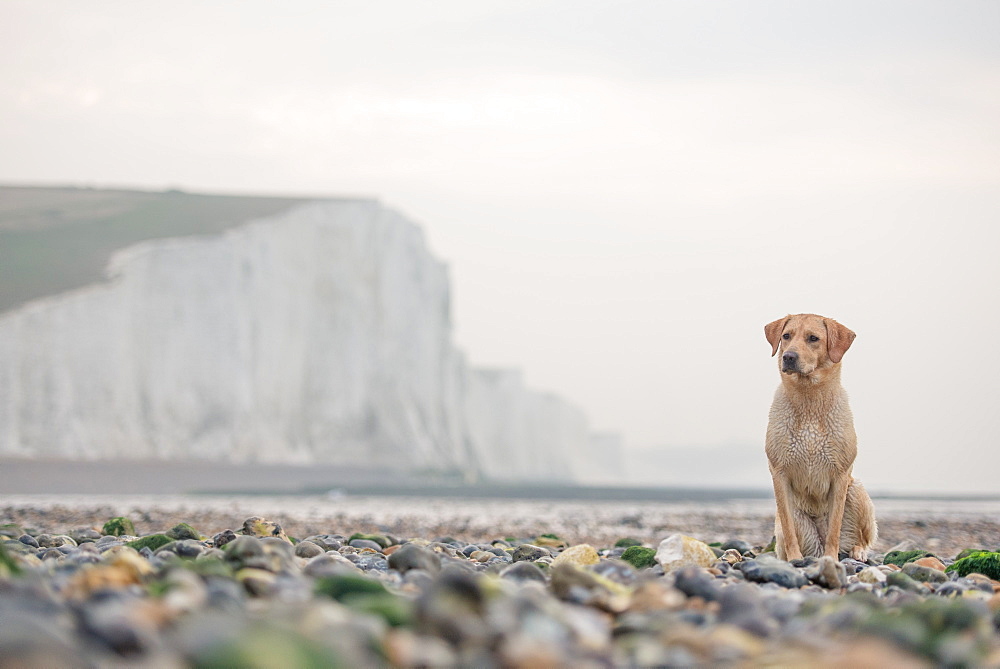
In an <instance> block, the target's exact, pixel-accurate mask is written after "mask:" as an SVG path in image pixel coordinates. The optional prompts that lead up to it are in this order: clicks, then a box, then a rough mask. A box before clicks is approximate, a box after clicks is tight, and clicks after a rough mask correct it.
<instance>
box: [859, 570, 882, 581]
mask: <svg viewBox="0 0 1000 669" xmlns="http://www.w3.org/2000/svg"><path fill="white" fill-rule="evenodd" d="M885 579H886V576H885V573H884V572H883V571H882V570H881V569H879V568H878V567H866V568H864V569H862V570H861V571H859V572H858V580H859V581H860V582H862V583H869V584H872V585H879V584H881V583H885Z"/></svg>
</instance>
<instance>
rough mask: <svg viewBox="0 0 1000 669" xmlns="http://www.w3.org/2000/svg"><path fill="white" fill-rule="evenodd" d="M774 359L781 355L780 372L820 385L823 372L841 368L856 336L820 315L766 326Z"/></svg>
mask: <svg viewBox="0 0 1000 669" xmlns="http://www.w3.org/2000/svg"><path fill="white" fill-rule="evenodd" d="M764 336H765V337H767V341H768V342H769V343H770V344H771V355H772V356H773V355H775V354H777V353H778V351H781V357H780V358H778V369H780V370H781V373H782V374H788V375H795V374H797V375H799V376H800V377H807V378H811V379H812V380H813V381H819V380H821V378H822V376H823V375H822V370H825V369H827V368H829V367H832V366H834V365H836V364H839V363H840V361H841V360H842V359H843V357H844V353H846V352H847V349H849V348H850V347H851V343H852V342H853V341H854V337H855V334H854V333H853V332H852V331H851V330H849V329H847V328H846V327H844V326H843V325H841V324H840V323H838V322H837V321H835V320H833V319H832V318H823V317H822V316H817V315H816V314H796V315H794V316H786V317H784V318H779V319H778V320H776V321H773V322H771V323H768V324H767V325H765V326H764Z"/></svg>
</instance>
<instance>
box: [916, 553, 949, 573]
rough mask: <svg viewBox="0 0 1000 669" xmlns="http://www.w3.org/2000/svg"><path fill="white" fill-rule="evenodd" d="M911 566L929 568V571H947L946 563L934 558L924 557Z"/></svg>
mask: <svg viewBox="0 0 1000 669" xmlns="http://www.w3.org/2000/svg"><path fill="white" fill-rule="evenodd" d="M911 564H916V565H920V566H921V567H927V568H928V569H937V570H938V571H944V570H945V564H944V562H941V560H939V559H938V558H936V557H934V556H931V557H923V558H920V559H919V560H914V561H913V562H912V563H911Z"/></svg>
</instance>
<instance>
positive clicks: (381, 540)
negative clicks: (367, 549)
mask: <svg viewBox="0 0 1000 669" xmlns="http://www.w3.org/2000/svg"><path fill="white" fill-rule="evenodd" d="M355 539H364V540H366V541H374V542H375V543H377V544H378V545H379V546H381V547H382V548H383V549H386V548H388V547H389V546H390V545H391V544H390V542H389V539H388V537H386V536H384V535H382V534H362V533H361V532H355V533H354V534H352V535H351V538H350V539H348V540H347V543H351V542H352V541H354V540H355Z"/></svg>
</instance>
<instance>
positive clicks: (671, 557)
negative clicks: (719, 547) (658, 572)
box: [656, 534, 717, 572]
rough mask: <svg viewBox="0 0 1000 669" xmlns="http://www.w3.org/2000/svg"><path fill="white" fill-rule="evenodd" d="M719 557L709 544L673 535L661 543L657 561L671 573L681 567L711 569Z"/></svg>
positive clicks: (657, 550)
mask: <svg viewBox="0 0 1000 669" xmlns="http://www.w3.org/2000/svg"><path fill="white" fill-rule="evenodd" d="M716 559H717V556H716V555H715V551H713V550H712V549H711V547H709V545H708V544H706V543H704V542H702V541H698V540H697V539H694V538H693V537H688V536H684V535H683V534H672V535H670V536H669V537H667V538H666V539H664V540H663V541H661V542H660V545H659V547H658V548H657V549H656V561H657V562H659V563H660V566H661V567H663V571H665V572H669V571H673V570H674V569H680V568H681V567H688V566H695V567H711V566H712V565H714V564H715V561H716Z"/></svg>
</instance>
